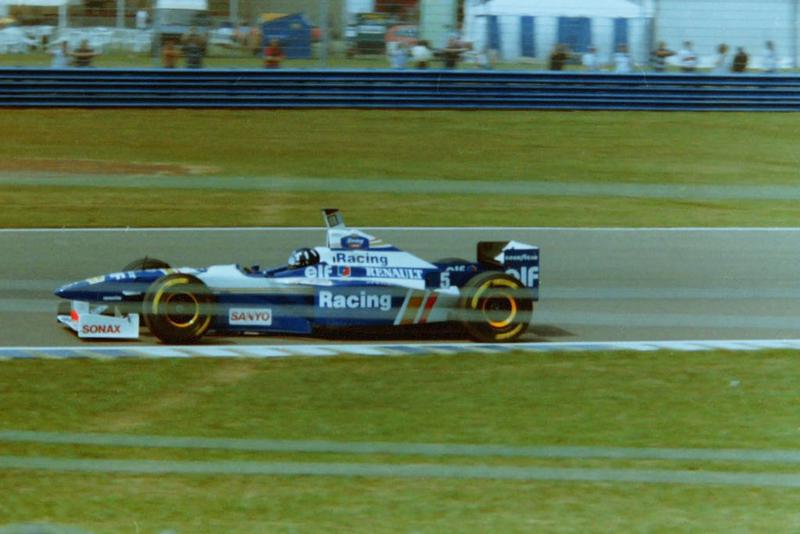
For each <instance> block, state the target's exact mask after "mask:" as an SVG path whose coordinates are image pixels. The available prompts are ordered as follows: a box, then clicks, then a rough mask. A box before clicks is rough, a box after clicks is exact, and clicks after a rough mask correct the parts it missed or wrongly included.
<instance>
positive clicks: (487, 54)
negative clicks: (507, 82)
mask: <svg viewBox="0 0 800 534" xmlns="http://www.w3.org/2000/svg"><path fill="white" fill-rule="evenodd" d="M475 63H477V65H478V68H481V69H488V70H491V69H493V68H494V66H495V65H496V64H497V51H496V50H494V49H493V48H484V49H483V50H482V51H480V52H478V53H477V54H476V55H475Z"/></svg>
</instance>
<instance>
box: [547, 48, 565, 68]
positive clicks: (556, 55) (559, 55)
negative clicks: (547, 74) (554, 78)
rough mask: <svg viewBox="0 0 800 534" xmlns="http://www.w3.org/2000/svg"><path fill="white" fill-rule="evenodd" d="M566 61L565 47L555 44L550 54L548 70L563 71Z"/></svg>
mask: <svg viewBox="0 0 800 534" xmlns="http://www.w3.org/2000/svg"><path fill="white" fill-rule="evenodd" d="M568 59H569V52H568V51H567V47H566V46H564V45H563V44H560V43H559V44H557V45H556V46H555V47H554V48H553V51H552V52H550V70H563V69H564V64H565V63H566V62H567V60H568Z"/></svg>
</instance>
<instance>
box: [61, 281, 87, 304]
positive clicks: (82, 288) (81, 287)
mask: <svg viewBox="0 0 800 534" xmlns="http://www.w3.org/2000/svg"><path fill="white" fill-rule="evenodd" d="M88 287H89V284H88V283H87V282H85V281H83V282H73V283H71V284H67V285H64V286H61V287H59V288H58V289H56V290H55V291H54V293H55V295H56V296H57V297H61V298H62V299H68V300H78V299H79V298H80V296H81V295H85V293H86V289H87V288H88Z"/></svg>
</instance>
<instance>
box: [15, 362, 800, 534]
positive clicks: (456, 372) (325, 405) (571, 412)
mask: <svg viewBox="0 0 800 534" xmlns="http://www.w3.org/2000/svg"><path fill="white" fill-rule="evenodd" d="M795 359H796V357H795V355H794V354H793V353H790V352H786V351H768V352H759V353H725V352H708V353H700V354H686V353H672V352H668V351H661V352H657V353H652V354H640V353H620V354H610V353H585V354H582V353H575V354H541V355H536V356H531V355H522V354H517V355H508V356H506V355H504V356H459V357H444V356H431V357H417V358H390V359H369V358H367V359H365V358H350V357H338V358H331V359H302V358H300V359H287V360H281V361H252V360H234V361H220V360H203V359H197V360H188V361H180V360H169V361H134V360H131V361H115V362H113V363H112V362H103V361H24V362H23V361H9V362H2V363H0V366H1V367H2V378H0V394H2V396H3V398H5V399H6V407H5V409H4V410H3V412H2V413H0V428H3V429H12V428H13V429H23V430H24V429H27V430H40V431H62V432H75V431H80V432H103V433H108V432H113V433H123V434H145V435H147V434H152V435H174V436H205V437H229V438H230V437H237V438H258V439H288V440H328V441H334V442H392V443H445V444H448V443H449V444H495V445H517V446H532V445H554V446H555V445H572V446H575V445H579V446H603V447H680V448H702V449H731V448H745V449H770V450H777V449H796V448H797V446H796V444H797V439H798V435H799V433H800V429H798V425H797V421H796V417H795V416H794V399H795V387H794V383H795V380H794V368H795V365H794V364H795ZM0 454H2V455H6V456H7V455H28V456H31V455H36V456H48V457H65V458H106V459H108V458H119V459H123V458H124V459H131V458H139V459H158V460H170V461H171V460H178V461H183V460H193V461H211V460H243V459H244V460H249V461H267V462H275V461H279V462H345V463H347V462H383V463H387V462H388V463H402V464H408V463H415V464H435V465H443V464H456V463H457V464H465V463H468V464H470V465H473V466H481V465H487V466H506V467H509V466H510V467H520V468H522V467H536V466H538V467H585V468H610V467H615V468H623V469H625V468H637V469H639V468H646V469H663V470H666V471H670V470H675V469H682V470H692V471H697V472H699V473H703V472H705V471H741V470H745V471H748V472H758V471H760V472H772V473H796V472H798V466H796V465H791V464H788V465H783V464H781V463H776V464H769V465H754V464H752V463H743V464H741V465H740V464H737V463H735V462H733V463H731V462H726V463H714V462H699V461H695V462H689V461H673V460H663V461H646V460H637V461H629V460H601V459H593V460H580V459H576V460H569V459H566V460H565V459H520V458H496V457H490V456H487V457H478V458H474V457H473V458H461V457H456V458H431V457H417V456H414V455H410V456H397V455H376V454H373V455H367V456H360V455H359V456H348V455H343V454H321V453H314V454H309V453H299V452H291V451H288V452H280V453H278V452H272V453H269V452H262V453H258V452H229V451H211V450H188V449H187V450H175V449H170V450H166V449H137V448H113V447H112V448H109V447H98V446H69V445H25V446H22V445H19V444H13V443H2V444H0ZM0 486H1V487H2V491H3V494H4V496H5V497H4V506H2V507H0V523H3V522H5V523H22V522H37V521H38V522H41V521H49V522H55V523H62V524H64V523H71V524H76V525H80V526H82V527H84V528H88V529H95V530H96V531H99V532H130V531H131V530H132V529H136V528H137V527H138V528H139V529H140V531H141V532H158V531H160V530H164V529H167V528H170V529H173V530H177V531H192V532H194V531H198V532H215V531H221V530H224V531H236V532H254V531H263V532H266V531H285V532H288V531H309V532H310V531H319V530H331V529H340V530H341V529H344V530H358V531H381V532H394V531H408V530H416V531H421V532H427V531H442V530H452V529H453V528H457V529H458V530H461V531H474V532H478V531H486V530H490V529H491V530H503V531H529V530H531V529H539V530H548V531H574V530H586V531H608V530H620V529H622V530H637V531H641V530H648V531H649V530H675V529H687V528H689V529H699V530H703V531H706V530H726V529H730V528H737V529H743V530H783V529H786V528H787V526H790V529H791V528H792V527H796V526H800V514H798V513H797V509H798V504H800V502H798V501H799V500H800V492H799V491H798V490H793V489H785V488H783V489H770V488H759V487H748V486H742V487H724V486H718V485H707V486H699V487H698V486H691V485H683V484H641V483H613V482H598V483H585V482H568V481H549V482H548V481H510V480H505V481H503V480H474V479H467V480H456V479H448V478H443V479H441V478H416V479H403V478H392V477H389V478H386V477H369V476H367V477H333V476H307V477H285V476H241V475H227V476H210V475H179V474H162V475H158V476H155V475H149V476H148V475H136V474H110V473H107V474H87V473H73V474H68V473H58V472H44V471H15V470H7V471H4V475H3V478H2V481H0Z"/></svg>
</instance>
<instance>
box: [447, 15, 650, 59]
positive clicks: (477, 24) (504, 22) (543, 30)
mask: <svg viewBox="0 0 800 534" xmlns="http://www.w3.org/2000/svg"><path fill="white" fill-rule="evenodd" d="M649 21H650V18H649V16H648V13H646V12H645V10H644V8H643V7H642V6H641V5H640V4H638V3H634V2H631V1H628V0H594V1H593V0H559V1H558V2H554V1H552V0H488V1H486V0H468V1H467V2H466V4H465V6H464V32H463V33H464V38H465V39H466V40H468V41H471V42H472V43H473V44H474V46H475V48H476V49H477V50H483V49H495V50H497V51H498V52H499V54H500V57H501V58H502V59H504V60H508V61H516V60H519V59H521V58H531V59H534V58H535V59H538V60H546V58H547V57H548V55H549V54H550V51H551V50H552V49H553V47H554V46H555V45H556V44H559V43H560V44H565V45H567V46H569V48H570V49H571V50H572V51H573V52H576V53H580V52H585V51H586V49H587V48H588V47H589V46H594V47H595V48H596V49H597V54H598V57H599V58H600V60H601V61H603V62H607V61H609V60H610V58H611V55H612V54H613V52H614V50H615V48H616V46H617V45H618V44H620V43H624V44H626V45H628V48H629V49H630V50H631V53H632V54H633V57H634V59H635V60H636V61H645V60H646V58H647V54H648V50H649V46H650V44H649V42H648V24H649Z"/></svg>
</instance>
